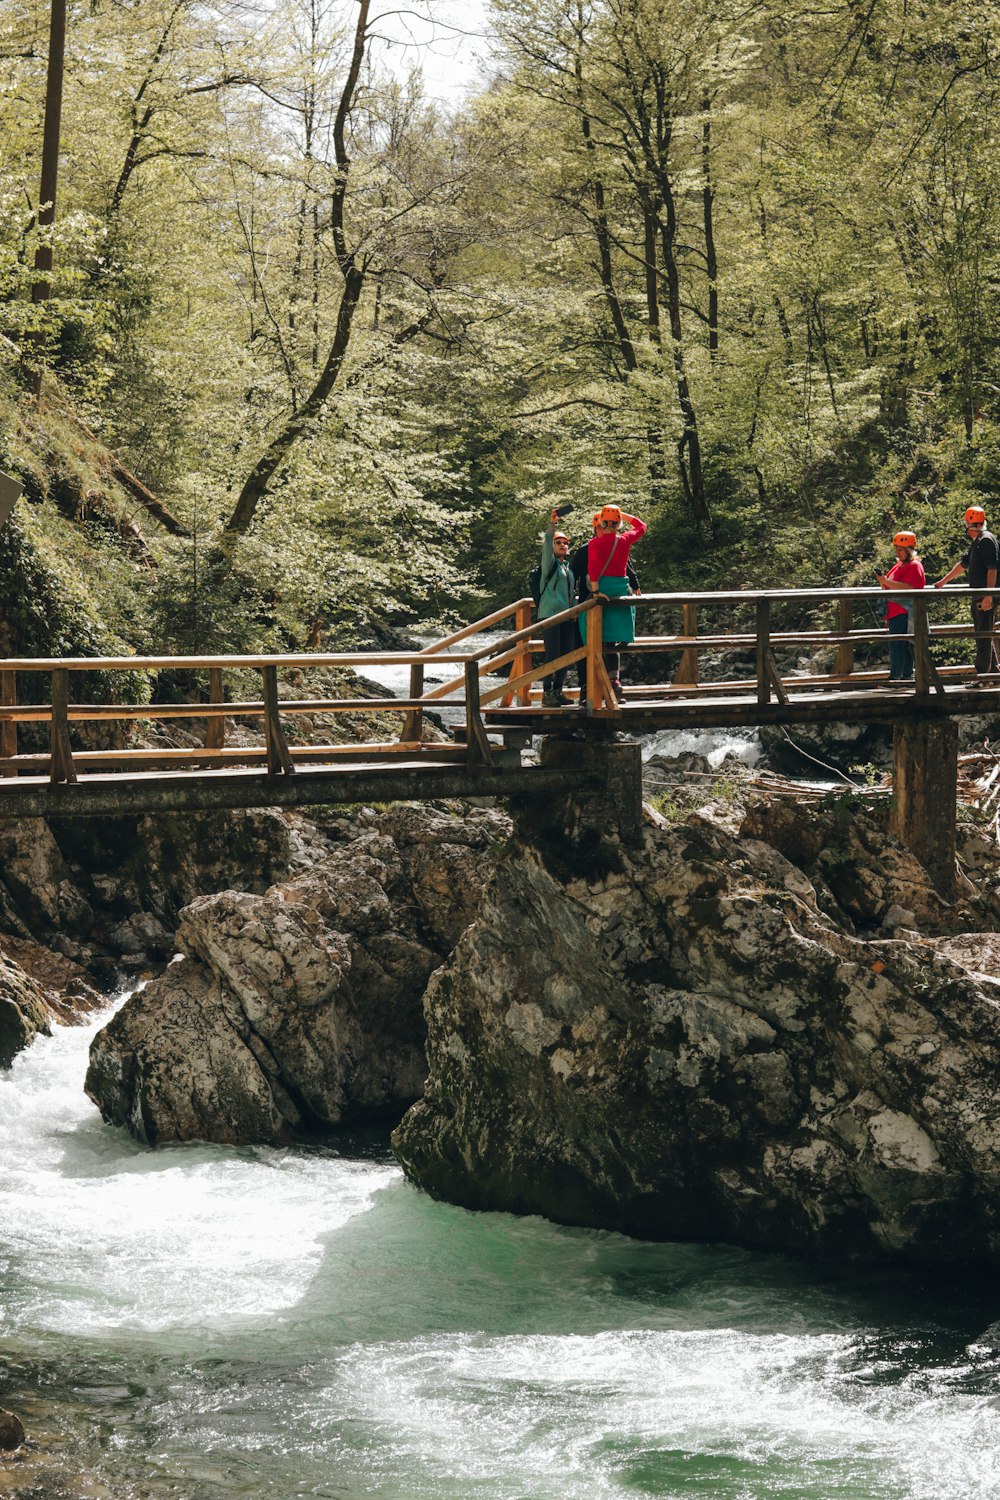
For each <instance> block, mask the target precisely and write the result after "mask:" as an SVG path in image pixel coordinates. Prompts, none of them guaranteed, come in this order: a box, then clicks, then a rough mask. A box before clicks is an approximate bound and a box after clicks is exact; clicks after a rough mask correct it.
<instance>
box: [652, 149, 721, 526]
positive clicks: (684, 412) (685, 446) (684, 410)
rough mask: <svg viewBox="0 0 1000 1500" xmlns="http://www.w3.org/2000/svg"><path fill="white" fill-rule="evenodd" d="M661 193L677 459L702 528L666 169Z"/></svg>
mask: <svg viewBox="0 0 1000 1500" xmlns="http://www.w3.org/2000/svg"><path fill="white" fill-rule="evenodd" d="M659 187H660V196H661V198H662V200H663V207H664V217H663V218H662V219H661V220H660V248H661V252H662V256H663V269H664V272H665V274H666V281H667V312H668V315H669V318H670V340H671V343H672V345H673V354H674V379H675V382H676V386H677V404H678V406H679V407H680V410H681V416H682V418H683V421H684V432H683V435H682V437H681V439H680V442H679V443H678V445H677V461H678V464H679V466H680V475H681V483H682V485H683V487H684V493H685V495H686V496H687V500H688V504H689V505H690V507H691V511H692V514H693V515H694V518H695V521H696V522H697V524H698V526H699V527H702V526H705V525H707V524H708V523H709V521H710V520H711V516H710V514H709V509H708V501H707V500H706V498H705V475H704V471H703V469H702V463H701V437H700V434H699V431H698V414H697V412H696V410H695V404H694V399H693V397H692V395H691V386H690V382H689V381H688V375H687V365H686V362H685V359H684V327H683V323H682V320H681V279H680V269H679V267H678V264H677V254H676V249H675V246H676V240H677V208H676V205H675V203H674V194H673V186H672V184H671V182H670V179H669V177H668V176H667V174H666V173H665V172H662V173H661V175H660V183H659Z"/></svg>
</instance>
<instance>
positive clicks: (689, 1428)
mask: <svg viewBox="0 0 1000 1500" xmlns="http://www.w3.org/2000/svg"><path fill="white" fill-rule="evenodd" d="M104 1019H106V1017H105V1018H104ZM99 1024H101V1022H100V1021H98V1022H95V1023H93V1025H92V1026H90V1027H85V1028H60V1029H58V1030H57V1031H56V1033H55V1035H54V1036H53V1037H52V1039H51V1040H46V1039H41V1040H39V1041H38V1042H37V1043H36V1044H35V1045H34V1046H33V1047H32V1048H31V1049H30V1051H28V1052H27V1053H25V1054H23V1055H22V1056H21V1057H19V1058H18V1059H17V1060H16V1061H15V1064H14V1066H13V1068H12V1069H11V1071H10V1072H9V1073H7V1074H0V1119H2V1121H3V1127H4V1128H3V1140H4V1150H3V1153H2V1160H0V1291H2V1309H0V1380H2V1384H0V1405H6V1406H10V1407H14V1408H15V1409H17V1410H18V1411H19V1412H20V1413H21V1414H22V1416H23V1418H24V1420H25V1422H26V1425H27V1426H28V1428H29V1433H30V1435H31V1436H32V1438H33V1440H34V1442H35V1444H36V1447H35V1448H34V1449H32V1450H30V1451H29V1452H28V1453H27V1454H26V1455H22V1457H21V1459H19V1460H18V1461H16V1462H12V1463H10V1464H9V1465H8V1466H7V1467H6V1469H4V1471H3V1475H2V1477H0V1494H3V1495H8V1496H10V1495H15V1494H20V1495H24V1496H28V1495H31V1496H33V1497H39V1500H40V1497H43V1496H44V1497H45V1500H84V1497H113V1500H136V1497H142V1500H159V1497H167V1496H170V1497H172V1500H232V1497H253V1500H258V1497H274V1500H292V1497H300V1496H302V1497H305V1496H336V1497H340V1500H360V1497H362V1496H374V1497H380V1500H487V1497H489V1500H629V1497H635V1496H644V1495H650V1496H654V1495H655V1496H683V1497H692V1496H698V1497H704V1500H708V1497H711V1500H765V1497H768V1500H770V1497H785V1500H942V1497H948V1500H993V1497H995V1496H996V1495H997V1494H998V1493H1000V1423H998V1406H1000V1377H998V1366H997V1361H996V1358H995V1356H994V1355H993V1353H992V1351H991V1350H990V1349H989V1348H988V1347H987V1346H986V1345H985V1344H976V1343H975V1342H974V1339H975V1335H976V1334H977V1332H978V1331H979V1330H980V1329H982V1328H983V1327H985V1326H986V1324H987V1323H989V1322H991V1321H992V1319H993V1318H994V1317H995V1316H996V1313H997V1308H996V1298H995V1295H994V1293H993V1289H992V1287H983V1288H976V1287H974V1286H971V1287H961V1288H952V1289H948V1288H946V1287H945V1286H944V1285H943V1284H942V1282H941V1279H940V1278H928V1280H927V1282H926V1283H923V1282H921V1281H920V1280H919V1279H914V1278H910V1277H906V1276H901V1275H899V1274H896V1273H889V1272H867V1273H866V1272H859V1271H850V1272H848V1271H847V1270H846V1269H843V1270H841V1269H836V1268H834V1269H827V1270H825V1271H819V1270H816V1269H815V1268H812V1269H810V1268H809V1267H807V1266H803V1265H800V1264H797V1263H795V1262H792V1261H789V1260H788V1259H786V1258H784V1257H781V1256H769V1255H763V1254H751V1253H748V1252H743V1251H739V1250H735V1249H728V1248H725V1247H719V1246H698V1245H686V1246H685V1245H681V1246H678V1245H669V1244H668V1245H653V1244H645V1243H640V1242H636V1241H630V1240H626V1239H623V1238H622V1237H620V1236H617V1235H612V1234H601V1233H594V1232H591V1231H582V1230H573V1229H564V1228H559V1227H557V1226H554V1225H551V1224H547V1223H544V1222H543V1221H541V1220H538V1219H524V1220H518V1219H514V1218H511V1217H509V1216H507V1215H499V1214H496V1215H494V1214H471V1213H466V1212H463V1211H462V1210H459V1209H453V1208H450V1207H448V1206H446V1205H441V1204H436V1203H433V1202H431V1201H430V1200H429V1199H428V1198H426V1197H424V1196H422V1195H421V1194H418V1193H417V1192H415V1191H414V1190H413V1189H412V1188H411V1187H409V1186H408V1185H406V1184H405V1183H404V1182H403V1180H402V1177H401V1175H400V1173H399V1171H398V1170H397V1169H396V1167H395V1166H394V1165H392V1164H391V1161H390V1160H389V1159H388V1157H387V1155H386V1153H385V1150H384V1146H383V1145H382V1144H380V1143H378V1142H376V1143H375V1144H374V1145H371V1146H369V1147H367V1148H366V1147H365V1146H364V1144H363V1143H362V1144H361V1145H360V1146H358V1144H357V1143H355V1145H354V1146H353V1147H351V1148H349V1147H348V1146H347V1145H344V1146H338V1145H337V1143H336V1142H333V1143H331V1144H329V1145H327V1146H317V1147H315V1148H311V1149H307V1148H303V1149H296V1150H288V1151H276V1150H270V1149H267V1150H265V1149H257V1150H231V1149H226V1148H221V1147H208V1146H185V1147H173V1148H167V1149H161V1150H157V1151H149V1150H146V1149H145V1148H143V1147H140V1146H138V1145H136V1144H135V1143H134V1142H132V1141H131V1140H130V1139H129V1138H128V1137H127V1136H126V1135H124V1134H123V1133H122V1132H120V1131H118V1130H114V1129H112V1128H110V1127H107V1126H105V1125H103V1124H102V1123H101V1121H100V1119H99V1116H98V1114H97V1111H96V1110H95V1109H94V1108H93V1106H92V1105H90V1103H89V1102H88V1101H87V1100H86V1098H85V1097H84V1095H83V1093H82V1081H83V1075H84V1071H85V1067H86V1053H87V1046H88V1042H89V1038H90V1035H91V1034H92V1032H93V1030H94V1029H95V1028H96V1026H97V1025H99ZM349 1149H350V1150H351V1151H352V1152H353V1154H346V1153H347V1152H348V1150H349ZM340 1150H344V1152H345V1154H343V1155H341V1154H339V1152H340ZM970 1345H971V1347H968V1346H970Z"/></svg>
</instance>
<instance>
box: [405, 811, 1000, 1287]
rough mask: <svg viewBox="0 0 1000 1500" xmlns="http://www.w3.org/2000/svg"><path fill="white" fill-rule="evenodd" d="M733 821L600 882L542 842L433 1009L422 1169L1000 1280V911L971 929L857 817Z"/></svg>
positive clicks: (664, 1231) (410, 1129)
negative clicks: (992, 1268)
mask: <svg viewBox="0 0 1000 1500" xmlns="http://www.w3.org/2000/svg"><path fill="white" fill-rule="evenodd" d="M731 817H732V811H731V810H730V813H729V815H728V818H723V819H722V820H721V823H722V826H720V820H719V819H718V818H716V817H715V816H714V814H713V812H712V810H708V811H707V812H706V813H705V814H702V815H699V814H695V815H694V816H693V817H691V818H690V819H689V820H688V821H687V822H686V823H684V824H681V825H679V826H675V827H668V828H663V829H656V828H650V829H647V830H646V832H645V834H644V837H643V840H642V842H641V845H640V846H639V847H637V848H632V849H629V848H625V847H624V846H622V845H620V844H616V843H615V841H613V840H608V841H606V846H605V849H604V852H603V868H601V869H600V870H599V871H594V870H593V868H591V869H589V870H588V869H587V868H586V864H585V863H584V862H582V861H580V862H578V863H577V866H576V868H574V867H573V865H574V861H573V856H572V853H571V852H568V850H567V846H566V844H565V843H560V842H558V841H555V842H554V841H553V840H552V838H551V828H550V829H549V837H548V838H547V839H546V840H544V841H542V840H539V839H537V838H535V837H533V831H532V828H531V827H530V826H525V827H523V828H522V829H521V830H520V831H521V833H522V839H521V840H520V841H515V842H514V843H513V844H512V846H511V848H510V849H509V850H508V851H507V853H506V854H505V856H504V858H503V859H502V860H501V861H500V862H499V864H498V868H497V873H496V878H495V880H494V882H493V884H492V886H491V887H490V890H489V892H488V894H487V897H486V900H485V901H484V903H483V907H482V910H481V912H480V916H479V920H478V921H477V922H476V924H475V925H474V926H473V927H472V928H470V929H469V931H468V932H466V933H465V934H464V936H463V938H462V940H461V942H460V943H459V945H458V948H457V949H456V952H455V954H454V955H453V957H452V959H451V960H450V961H449V963H448V964H447V965H445V966H443V967H442V968H441V969H440V970H439V971H438V972H437V973H436V974H435V975H434V977H433V978H432V980H431V983H430V986H429V988H428V993H427V996H426V1000H425V1010H426V1014H427V1020H428V1058H429V1079H428V1085H427V1089H426V1091H425V1094H424V1098H423V1099H422V1100H421V1101H420V1102H419V1103H418V1104H416V1105H415V1106H414V1108H413V1109H412V1110H411V1111H410V1112H409V1113H408V1114H407V1116H406V1117H405V1119H404V1120H403V1122H402V1123H401V1125H400V1126H399V1128H398V1130H397V1131H396V1133H395V1136H394V1145H395V1148H396V1151H397V1154H398V1156H399V1158H400V1160H401V1161H402V1163H403V1165H404V1167H405V1169H406V1171H407V1172H408V1174H409V1175H410V1176H411V1177H412V1178H413V1180H414V1181H415V1182H416V1183H418V1184H419V1185H421V1186H422V1187H424V1188H426V1189H427V1190H428V1191H429V1192H431V1193H433V1194H434V1195H436V1196H439V1197H442V1198H446V1199H448V1200H449V1201H452V1202H458V1203H462V1204H465V1205H467V1206H469V1207H473V1208H481V1209H482V1208H490V1209H503V1210H508V1211H512V1212H516V1213H542V1214H545V1215H547V1216H549V1217H552V1218H555V1219H557V1220H560V1221H563V1222H566V1223H573V1224H585V1225H593V1226H600V1227H603V1228H611V1229H618V1230H622V1231H624V1232H626V1233H629V1234H634V1235H640V1236H643V1237H647V1238H652V1239H665V1238H685V1239H687V1238H691V1239H699V1240H704V1239H725V1240H731V1241H735V1242H739V1243H742V1244H749V1245H760V1246H769V1247H775V1248H782V1249H788V1250H798V1251H810V1252H814V1253H819V1254H835V1255H846V1256H850V1257H858V1258H867V1259H878V1258H886V1257H888V1258H893V1259H900V1260H906V1261H914V1262H928V1263H949V1262H981V1263H989V1264H996V1263H997V1261H998V1259H1000V1210H998V1208H997V1202H996V1183H997V1180H998V1179H997V1173H998V1170H1000V1123H998V1121H997V1118H996V1110H995V1095H996V1089H997V1084H998V1081H1000V1047H998V1025H1000V981H998V979H997V978H996V977H995V976H996V975H997V974H1000V938H998V936H997V935H996V934H995V933H994V932H987V933H983V932H982V931H981V930H979V929H981V928H982V927H983V926H984V925H988V926H995V925H996V920H995V903H994V901H993V899H992V898H991V897H987V898H986V899H985V900H983V899H977V901H976V902H975V903H974V904H967V905H966V906H964V907H963V906H947V905H946V904H945V903H943V902H942V901H941V900H940V898H939V897H938V896H937V895H936V893H935V891H934V890H933V887H932V886H931V884H930V882H929V880H928V879H927V877H926V875H925V873H924V872H923V870H922V869H921V868H920V866H919V865H917V864H916V862H915V861H914V860H913V859H912V856H910V855H909V854H908V853H907V852H906V851H904V850H903V849H901V848H900V847H899V846H898V845H896V844H894V843H893V842H892V841H891V840H889V839H888V838H887V837H886V835H885V834H884V833H883V832H882V831H881V830H880V829H879V827H878V826H877V823H876V822H874V821H873V820H872V819H871V818H869V817H867V816H866V815H865V814H863V813H861V812H860V811H858V810H855V809H852V808H851V807H850V804H849V803H840V804H839V805H835V806H832V807H830V808H829V809H825V810H823V809H820V810H808V811H807V810H803V809H798V808H795V807H790V806H788V805H787V804H785V805H782V804H773V805H767V804H757V805H754V806H752V807H751V808H750V809H749V811H748V812H746V813H745V814H741V816H740V833H739V836H738V837H735V838H734V837H733V836H732V833H731V831H729V828H728V827H727V826H726V824H727V821H731ZM994 878H995V877H994ZM963 928H967V929H969V931H968V932H967V933H966V934H965V935H964V936H963V935H959V933H960V930H961V929H963ZM483 1078H489V1080H490V1087H489V1089H484V1088H483V1087H482V1080H483Z"/></svg>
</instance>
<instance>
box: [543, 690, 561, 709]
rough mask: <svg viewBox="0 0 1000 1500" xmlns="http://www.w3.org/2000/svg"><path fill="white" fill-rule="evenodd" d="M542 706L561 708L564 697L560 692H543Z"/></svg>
mask: <svg viewBox="0 0 1000 1500" xmlns="http://www.w3.org/2000/svg"><path fill="white" fill-rule="evenodd" d="M542 707H543V708H561V707H562V699H561V697H560V695H559V694H558V693H549V692H546V693H543V694H542Z"/></svg>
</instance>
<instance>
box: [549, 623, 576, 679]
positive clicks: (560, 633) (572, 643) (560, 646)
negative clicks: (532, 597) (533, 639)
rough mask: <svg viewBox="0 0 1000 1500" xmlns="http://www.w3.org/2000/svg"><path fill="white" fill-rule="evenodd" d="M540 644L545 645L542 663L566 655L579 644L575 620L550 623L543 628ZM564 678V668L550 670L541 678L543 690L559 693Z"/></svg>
mask: <svg viewBox="0 0 1000 1500" xmlns="http://www.w3.org/2000/svg"><path fill="white" fill-rule="evenodd" d="M542 644H543V645H544V647H545V650H544V652H543V654H542V661H543V663H544V662H548V661H557V660H558V658H559V657H560V656H568V655H569V653H570V652H571V651H575V650H576V649H577V647H578V646H579V644H580V632H579V631H578V630H577V628H576V621H575V620H563V621H562V623H561V624H559V625H552V626H551V627H550V628H549V629H548V630H545V629H543V630H542ZM565 679H566V668H565V667H560V668H559V670H558V671H557V672H552V673H550V674H549V676H548V677H544V678H543V679H542V682H543V684H544V687H545V691H546V692H547V693H548V692H553V693H561V692H562V685H563V682H564V681H565Z"/></svg>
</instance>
